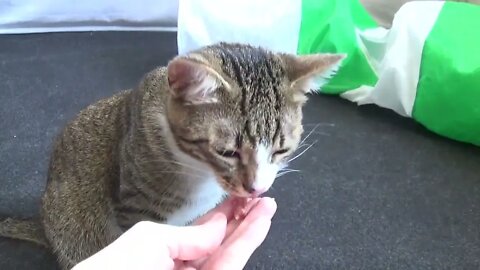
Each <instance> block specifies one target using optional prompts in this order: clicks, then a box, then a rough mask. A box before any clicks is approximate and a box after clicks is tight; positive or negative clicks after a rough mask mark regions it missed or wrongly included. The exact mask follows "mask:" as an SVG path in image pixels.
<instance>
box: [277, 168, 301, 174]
mask: <svg viewBox="0 0 480 270" xmlns="http://www.w3.org/2000/svg"><path fill="white" fill-rule="evenodd" d="M278 172H279V173H282V172H300V170H296V169H282V170H279V171H278Z"/></svg>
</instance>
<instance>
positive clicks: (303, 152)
mask: <svg viewBox="0 0 480 270" xmlns="http://www.w3.org/2000/svg"><path fill="white" fill-rule="evenodd" d="M315 143H317V141H314V142H313V143H312V144H311V145H310V146H308V147H307V148H305V149H304V150H303V151H302V152H300V153H299V154H297V155H296V156H294V157H293V158H291V159H289V160H288V162H292V161H294V160H295V159H297V158H299V157H300V156H302V155H303V154H305V152H307V151H308V149H310V148H312V146H314V145H315Z"/></svg>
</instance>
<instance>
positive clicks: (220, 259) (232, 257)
mask: <svg viewBox="0 0 480 270" xmlns="http://www.w3.org/2000/svg"><path fill="white" fill-rule="evenodd" d="M276 208H277V205H276V203H275V201H274V200H272V199H268V200H267V199H263V200H261V201H260V202H259V203H258V204H257V205H256V206H255V207H254V208H253V209H252V210H251V211H250V213H248V215H247V217H246V218H245V220H243V222H242V223H241V224H240V225H239V226H238V228H237V229H236V230H235V231H234V232H233V233H232V235H230V237H228V238H227V239H226V241H225V242H224V243H223V244H222V245H221V246H220V247H219V248H218V249H217V251H215V253H214V254H213V255H212V256H211V257H210V258H209V259H208V261H207V262H206V263H205V265H204V267H203V269H215V270H217V269H232V270H236V269H238V270H240V269H243V267H245V265H246V264H247V262H248V260H249V259H250V256H252V254H253V252H255V250H256V249H257V248H258V247H259V246H260V245H261V244H262V243H263V241H264V240H265V238H266V236H267V234H268V232H269V230H270V226H271V218H272V217H273V215H274V214H275V211H276Z"/></svg>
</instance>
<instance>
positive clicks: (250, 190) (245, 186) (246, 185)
mask: <svg viewBox="0 0 480 270" xmlns="http://www.w3.org/2000/svg"><path fill="white" fill-rule="evenodd" d="M242 186H243V189H245V191H246V192H248V193H250V194H255V192H256V190H255V189H254V188H253V185H252V184H249V183H243V184H242Z"/></svg>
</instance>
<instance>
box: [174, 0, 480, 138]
mask: <svg viewBox="0 0 480 270" xmlns="http://www.w3.org/2000/svg"><path fill="white" fill-rule="evenodd" d="M179 3H180V4H179V13H178V51H179V53H180V54H183V53H186V52H188V51H191V50H193V49H196V48H198V47H201V46H205V45H209V44H212V43H215V42H219V41H229V42H243V43H250V44H253V45H258V46H264V47H266V48H269V49H271V50H274V51H282V52H288V53H295V54H309V53H317V52H328V53H346V54H347V55H348V57H347V58H346V59H345V60H344V61H343V62H342V66H341V68H340V69H339V70H338V72H337V74H336V76H335V77H333V78H332V79H331V80H330V81H329V82H328V83H327V84H326V85H324V86H323V87H322V89H319V92H321V93H326V94H338V95H340V96H341V97H343V98H345V99H348V100H351V101H353V102H356V103H357V104H360V105H362V104H376V105H378V106H381V107H384V108H387V109H391V110H393V111H395V112H397V113H398V114H400V115H402V116H405V117H411V118H413V119H414V120H416V121H417V122H419V123H421V124H422V125H424V126H425V127H426V128H427V129H429V130H431V131H433V132H435V133H437V134H440V135H442V136H446V137H448V138H451V139H455V140H458V141H462V142H468V143H472V144H475V145H478V146H480V32H479V31H480V30H479V29H480V20H479V18H480V7H479V6H475V5H471V4H466V3H456V2H440V1H431V2H430V1H414V2H409V3H407V4H405V5H404V6H402V8H401V9H400V10H399V11H398V12H397V13H396V15H395V18H394V21H393V24H392V27H391V28H390V29H384V28H381V27H378V25H377V24H376V23H375V21H374V20H373V18H372V17H371V16H370V15H369V14H368V12H367V11H366V10H365V9H364V7H363V6H362V5H361V3H360V2H359V1H358V0H303V1H291V0H262V1H252V0H246V1H233V0H224V1H209V0H182V1H180V2H179Z"/></svg>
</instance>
